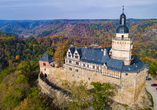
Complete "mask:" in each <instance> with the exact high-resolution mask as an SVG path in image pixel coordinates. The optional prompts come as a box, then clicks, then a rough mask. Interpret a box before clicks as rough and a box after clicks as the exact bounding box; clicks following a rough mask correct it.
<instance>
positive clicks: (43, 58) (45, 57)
mask: <svg viewBox="0 0 157 110" xmlns="http://www.w3.org/2000/svg"><path fill="white" fill-rule="evenodd" d="M39 61H44V62H51V61H53V60H52V56H51V55H49V54H44V55H43V56H42V58H41V59H40V60H39Z"/></svg>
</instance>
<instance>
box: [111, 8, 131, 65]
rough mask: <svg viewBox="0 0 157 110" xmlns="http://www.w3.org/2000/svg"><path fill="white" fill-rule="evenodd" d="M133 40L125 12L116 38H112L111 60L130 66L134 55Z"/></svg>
mask: <svg viewBox="0 0 157 110" xmlns="http://www.w3.org/2000/svg"><path fill="white" fill-rule="evenodd" d="M132 48H133V44H132V39H131V38H130V37H129V29H128V27H127V26H126V16H125V14H124V7H123V12H122V14H121V15H120V24H119V26H118V28H117V29H116V37H114V38H112V55H111V58H113V59H119V60H123V61H124V65H130V62H131V53H132Z"/></svg>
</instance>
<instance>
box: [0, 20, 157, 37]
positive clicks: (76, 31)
mask: <svg viewBox="0 0 157 110" xmlns="http://www.w3.org/2000/svg"><path fill="white" fill-rule="evenodd" d="M156 23H157V20H145V19H128V20H127V26H128V27H129V29H130V34H131V35H134V34H135V33H137V32H140V33H141V32H142V33H143V32H145V33H143V34H147V33H150V32H154V31H149V32H147V31H148V30H147V28H150V27H151V26H153V25H154V24H156ZM118 24H119V20H117V19H115V20H109V19H100V20H15V21H14V20H8V21H7V20H0V32H6V33H7V34H10V35H15V36H16V37H29V36H34V37H37V38H39V37H41V38H42V37H45V36H64V37H74V36H76V37H110V36H111V37H113V36H115V31H116V28H117V26H118ZM151 29H152V27H151V28H150V30H151ZM151 34H152V33H151Z"/></svg>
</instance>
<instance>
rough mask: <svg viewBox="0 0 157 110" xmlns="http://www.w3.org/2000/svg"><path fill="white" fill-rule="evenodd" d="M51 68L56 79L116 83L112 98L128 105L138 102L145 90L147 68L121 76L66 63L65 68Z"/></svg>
mask: <svg viewBox="0 0 157 110" xmlns="http://www.w3.org/2000/svg"><path fill="white" fill-rule="evenodd" d="M70 68H71V69H70ZM49 69H50V74H49V75H50V76H51V77H52V78H55V79H61V80H68V81H76V82H78V81H81V80H84V81H85V82H88V84H90V83H91V82H92V81H93V82H100V83H109V84H111V85H114V87H115V91H114V93H113V94H112V97H111V98H112V99H114V100H115V101H117V102H120V103H124V104H128V105H132V104H134V103H135V102H137V101H138V98H139V97H140V96H141V95H142V94H143V91H144V84H145V77H146V69H145V70H143V71H141V72H140V73H121V74H120V76H121V78H114V77H110V76H105V75H102V73H101V72H98V71H91V70H87V69H83V68H80V67H77V66H70V65H65V67H64V68H55V67H50V68H49ZM111 73H112V71H111ZM89 88H92V86H90V85H89ZM45 91H46V90H45Z"/></svg>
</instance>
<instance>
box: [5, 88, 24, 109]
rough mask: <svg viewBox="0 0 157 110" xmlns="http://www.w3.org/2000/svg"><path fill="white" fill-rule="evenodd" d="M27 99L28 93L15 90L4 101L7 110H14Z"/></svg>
mask: <svg viewBox="0 0 157 110" xmlns="http://www.w3.org/2000/svg"><path fill="white" fill-rule="evenodd" d="M25 97H26V92H25V91H24V90H23V89H21V88H15V89H13V90H12V92H10V93H9V94H8V95H7V96H6V97H5V98H4V100H3V104H4V106H5V108H6V109H7V110H13V109H14V108H15V107H16V106H17V105H19V103H20V102H21V101H22V100H23V99H24V98H25Z"/></svg>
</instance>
